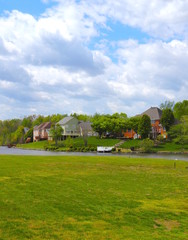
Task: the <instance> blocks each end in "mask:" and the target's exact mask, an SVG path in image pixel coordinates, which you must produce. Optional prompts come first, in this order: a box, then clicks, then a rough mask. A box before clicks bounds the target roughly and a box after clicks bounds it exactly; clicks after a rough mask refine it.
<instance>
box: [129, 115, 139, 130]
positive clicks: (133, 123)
mask: <svg viewBox="0 0 188 240" xmlns="http://www.w3.org/2000/svg"><path fill="white" fill-rule="evenodd" d="M140 120H141V116H135V117H131V118H129V120H128V128H129V129H133V130H134V131H135V132H136V133H138V126H139V123H140Z"/></svg>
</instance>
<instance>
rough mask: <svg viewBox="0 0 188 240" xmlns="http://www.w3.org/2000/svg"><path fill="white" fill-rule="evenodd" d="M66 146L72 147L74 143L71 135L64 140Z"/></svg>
mask: <svg viewBox="0 0 188 240" xmlns="http://www.w3.org/2000/svg"><path fill="white" fill-rule="evenodd" d="M64 144H65V146H66V147H69V148H70V147H73V145H74V139H73V138H71V137H67V139H66V141H65V142H64Z"/></svg>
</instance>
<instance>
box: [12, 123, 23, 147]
mask: <svg viewBox="0 0 188 240" xmlns="http://www.w3.org/2000/svg"><path fill="white" fill-rule="evenodd" d="M11 142H12V143H23V142H24V127H23V126H19V127H18V129H17V130H16V131H15V132H14V133H13V134H12V138H11Z"/></svg>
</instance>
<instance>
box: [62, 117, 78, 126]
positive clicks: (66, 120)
mask: <svg viewBox="0 0 188 240" xmlns="http://www.w3.org/2000/svg"><path fill="white" fill-rule="evenodd" d="M73 118H74V117H64V118H63V119H61V120H60V121H59V122H58V124H60V125H65V124H66V123H68V122H69V121H70V120H72V119H73Z"/></svg>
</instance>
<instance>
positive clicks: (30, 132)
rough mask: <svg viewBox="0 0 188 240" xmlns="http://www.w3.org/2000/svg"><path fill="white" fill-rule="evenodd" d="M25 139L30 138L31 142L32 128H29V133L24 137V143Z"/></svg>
mask: <svg viewBox="0 0 188 240" xmlns="http://www.w3.org/2000/svg"><path fill="white" fill-rule="evenodd" d="M27 138H31V141H33V128H30V129H29V131H28V132H27V133H26V134H25V135H24V141H26V140H27Z"/></svg>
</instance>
